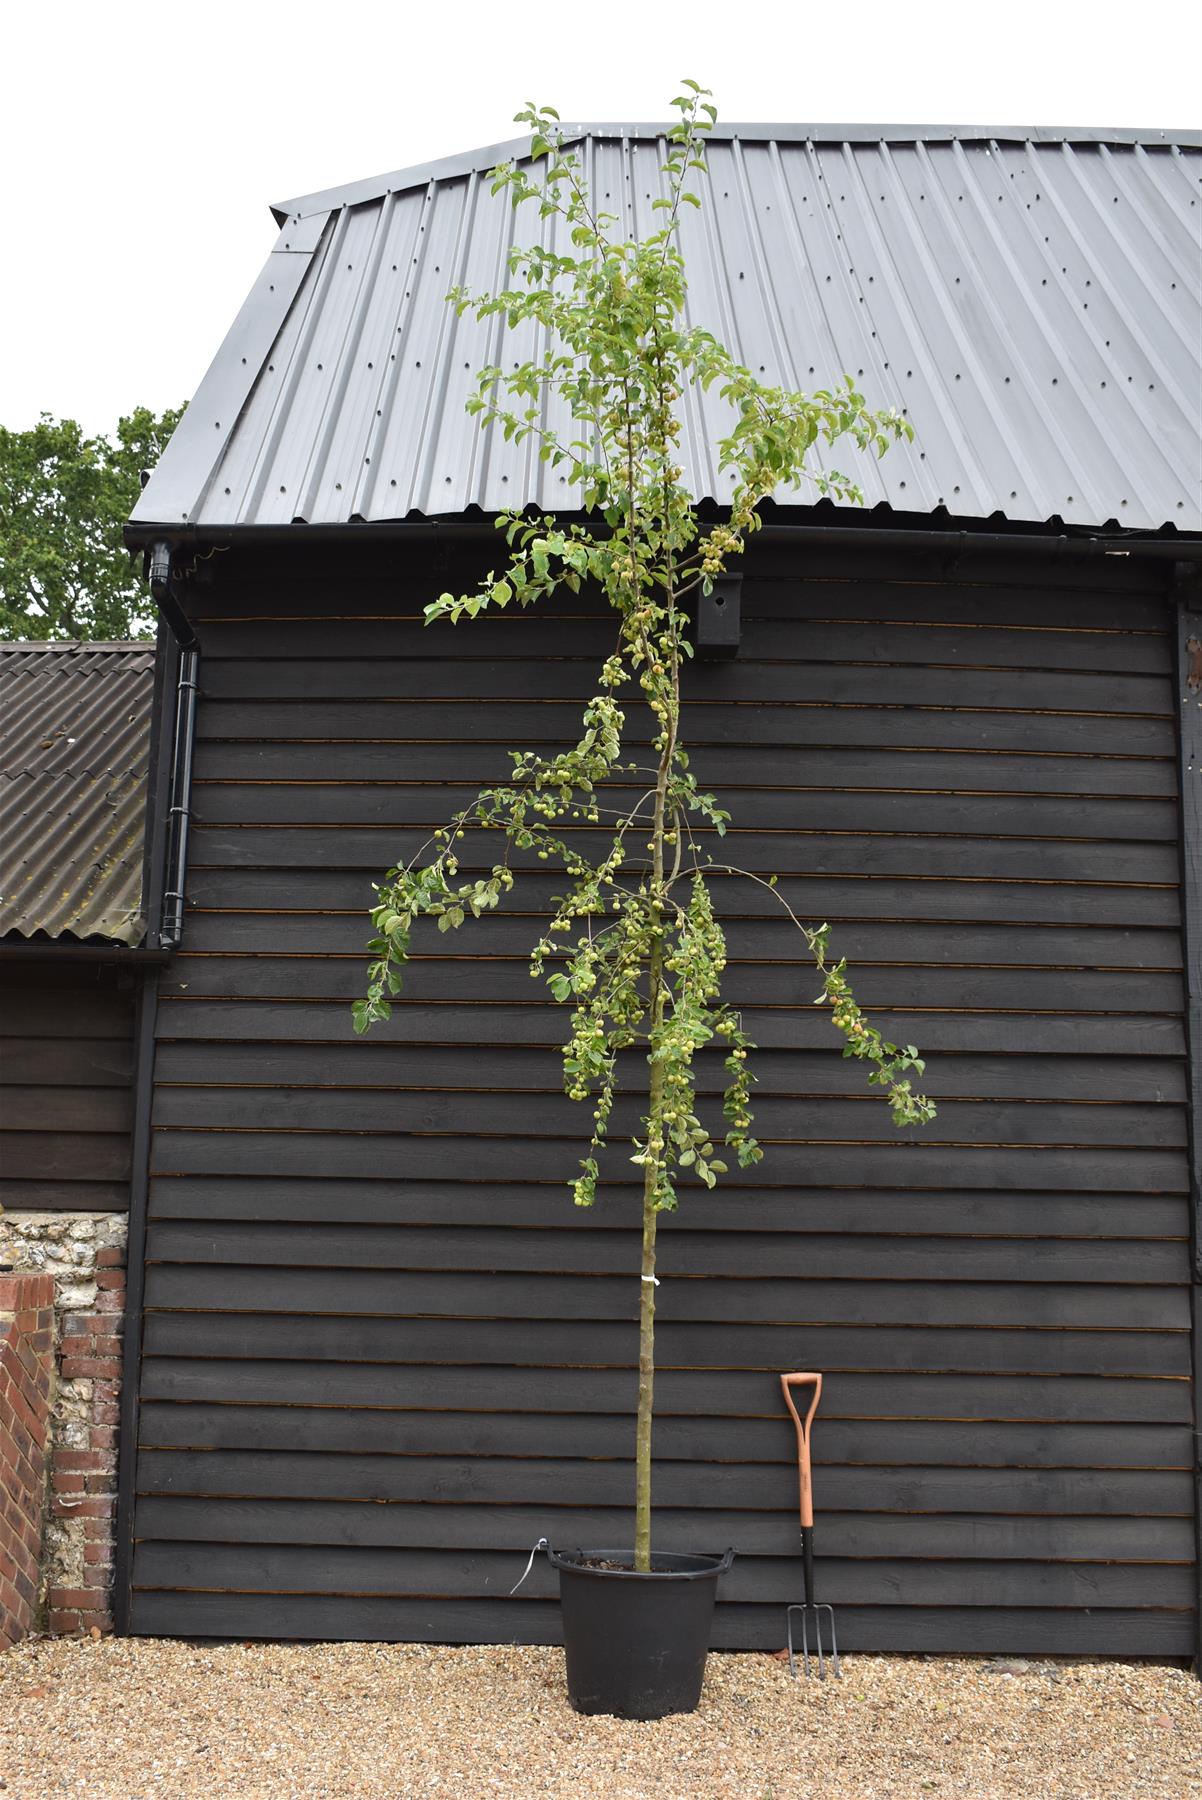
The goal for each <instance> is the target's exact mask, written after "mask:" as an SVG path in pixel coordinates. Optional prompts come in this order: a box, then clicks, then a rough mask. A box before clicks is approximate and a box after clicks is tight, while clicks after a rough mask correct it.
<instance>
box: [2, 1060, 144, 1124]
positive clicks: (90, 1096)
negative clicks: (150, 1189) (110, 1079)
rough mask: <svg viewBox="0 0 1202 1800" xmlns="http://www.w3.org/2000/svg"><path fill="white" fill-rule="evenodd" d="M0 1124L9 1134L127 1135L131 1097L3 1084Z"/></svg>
mask: <svg viewBox="0 0 1202 1800" xmlns="http://www.w3.org/2000/svg"><path fill="white" fill-rule="evenodd" d="M4 1087H5V1100H4V1123H5V1126H6V1127H7V1129H8V1130H9V1131H41V1132H48V1131H53V1132H61V1133H63V1134H64V1135H66V1134H68V1133H72V1132H77V1131H89V1132H97V1131H110V1132H112V1131H115V1132H122V1133H128V1131H129V1129H130V1126H131V1124H132V1121H133V1096H132V1095H131V1093H130V1091H129V1088H128V1085H125V1086H122V1087H66V1086H62V1085H59V1084H55V1085H52V1086H47V1087H34V1086H25V1085H24V1084H22V1085H14V1084H12V1083H10V1082H9V1080H8V1077H7V1074H6V1075H5V1080H4Z"/></svg>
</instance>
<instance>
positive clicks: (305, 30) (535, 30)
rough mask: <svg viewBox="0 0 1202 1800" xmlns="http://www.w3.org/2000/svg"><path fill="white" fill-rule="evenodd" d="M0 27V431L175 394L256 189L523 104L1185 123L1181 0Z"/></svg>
mask: <svg viewBox="0 0 1202 1800" xmlns="http://www.w3.org/2000/svg"><path fill="white" fill-rule="evenodd" d="M682 21H687V23H683V22H682ZM707 27H708V29H707ZM2 35H3V47H2V51H0V57H2V62H0V201H2V202H3V205H2V211H0V220H2V231H3V238H2V242H3V245H4V249H3V252H0V268H2V269H3V278H2V279H0V323H2V324H3V333H2V335H0V345H2V346H3V348H2V349H0V424H3V425H7V426H9V427H12V428H22V427H25V426H27V425H30V424H32V423H33V421H34V420H35V418H36V417H37V414H38V413H39V411H46V412H52V413H55V414H59V415H65V416H69V417H73V418H77V419H79V420H80V421H81V423H82V424H83V425H84V427H85V428H86V429H87V430H89V431H101V430H108V429H110V428H111V427H112V425H113V424H115V422H116V420H117V417H118V415H119V414H120V413H122V412H128V411H129V410H130V409H131V408H132V407H134V406H136V405H139V404H144V405H147V406H153V407H155V408H156V409H158V408H161V407H164V406H168V405H171V404H174V403H177V402H179V401H180V400H183V399H186V398H188V397H189V396H190V395H191V394H192V392H193V391H194V390H195V388H196V386H197V383H198V382H199V380H200V377H201V375H202V374H203V373H204V370H205V369H206V367H207V366H208V363H209V361H210V360H211V358H212V356H213V354H214V352H215V351H216V349H217V346H218V344H219V343H220V341H221V339H222V337H223V336H224V334H225V331H226V329H227V327H228V325H229V324H230V322H231V321H232V319H233V317H234V314H235V312H236V311H237V309H238V307H239V306H240V304H241V302H242V300H243V298H244V296H245V294H246V291H247V289H248V288H249V287H250V285H251V282H252V281H253V279H254V277H255V275H256V274H257V272H258V270H259V268H260V266H261V264H262V262H263V260H264V258H265V257H266V255H267V253H268V251H269V250H270V247H271V244H272V242H273V241H274V237H275V229H274V226H273V223H272V220H271V216H270V214H269V212H268V203H269V202H270V201H272V200H280V199H286V198H288V197H289V196H290V195H294V194H303V193H307V192H311V191H312V190H314V189H317V188H323V187H331V186H334V185H336V184H337V183H340V182H343V181H350V180H356V179H358V178H360V177H363V176H367V175H374V174H379V173H381V172H384V171H387V170H390V169H397V168H403V167H405V166H406V165H407V164H409V163H419V162H426V161H429V160H431V159H433V158H434V157H438V156H445V155H449V154H451V153H452V152H454V151H457V150H464V149H470V148H473V147H474V146H476V145H480V144H489V143H495V142H497V141H499V140H502V139H505V138H509V137H513V136H516V135H517V128H516V127H515V126H514V125H513V124H512V118H513V114H514V112H515V111H516V110H517V109H518V107H519V106H520V105H521V104H522V103H523V102H524V101H525V100H526V99H527V98H531V99H535V100H538V101H539V102H544V103H545V102H549V103H551V104H552V105H554V106H557V107H558V109H559V111H560V113H561V114H562V115H563V117H564V118H582V119H629V120H646V119H661V118H664V117H665V116H666V114H667V103H668V101H669V100H670V99H671V98H672V95H673V94H674V93H676V92H677V87H678V81H679V78H680V77H681V76H684V75H690V76H692V77H693V78H694V79H695V80H697V81H700V82H702V83H704V84H705V85H707V86H710V87H712V88H713V89H714V97H715V101H716V103H717V105H718V108H719V112H720V115H721V116H722V117H723V118H725V119H729V120H732V121H733V120H743V119H747V120H753V119H761V120H773V121H778V122H780V121H791V122H805V123H813V124H819V123H839V124H844V123H858V122H866V123H890V124H898V123H904V124H916V123H917V124H933V123H939V124H957V125H980V124H984V125H1019V124H1023V125H1112V126H1172V127H1182V126H1190V127H1197V126H1198V125H1199V124H1200V123H1202V98H1200V95H1202V83H1200V79H1199V78H1200V73H1202V5H1199V4H1198V0H1138V4H1135V5H1132V4H1131V3H1130V0H1122V3H1121V4H1118V3H1116V0H1005V4H1002V3H1001V0H846V3H845V4H844V5H841V6H828V7H824V8H818V7H816V6H813V5H810V6H807V5H805V4H804V3H803V0H793V3H792V4H789V3H785V0H750V3H749V0H735V3H734V4H730V3H729V0H728V3H727V4H725V5H715V4H713V0H692V3H691V4H689V5H687V6H681V7H679V8H677V7H673V8H671V9H670V10H669V9H668V8H666V7H657V6H656V4H655V0H596V3H594V4H592V5H586V4H584V0H576V3H575V4H573V3H572V0H566V3H565V0H558V3H557V4H556V5H554V6H550V5H543V6H534V5H532V6H530V7H528V8H527V7H526V6H524V5H522V4H520V0H519V3H517V4H511V5H501V4H497V3H494V4H490V5H485V4H483V3H482V0H442V4H441V5H437V4H430V3H429V0H426V3H424V4H422V5H421V6H412V5H411V4H406V0H394V3H393V4H391V5H381V4H378V3H377V0H354V3H353V4H344V5H343V6H341V7H339V6H335V5H332V4H331V3H330V0H321V3H320V4H314V3H313V0H286V3H285V4H280V3H279V0H204V4H202V5H196V4H190V5H187V6H184V5H181V4H179V0H154V3H153V4H148V3H147V0H103V3H102V4H97V3H96V0H87V3H86V4H85V3H83V0H42V3H41V4H40V5H33V6H25V5H17V4H14V5H12V6H11V7H9V8H8V9H6V12H5V22H4V27H3V34H2Z"/></svg>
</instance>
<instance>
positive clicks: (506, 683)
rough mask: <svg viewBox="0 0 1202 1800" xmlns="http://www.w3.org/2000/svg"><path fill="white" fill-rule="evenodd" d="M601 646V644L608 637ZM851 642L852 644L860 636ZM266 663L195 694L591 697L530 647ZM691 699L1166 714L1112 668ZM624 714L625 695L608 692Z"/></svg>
mask: <svg viewBox="0 0 1202 1800" xmlns="http://www.w3.org/2000/svg"><path fill="white" fill-rule="evenodd" d="M611 641H612V638H611ZM861 642H862V638H861ZM278 649H279V639H278V637H277V643H276V650H277V653H276V654H275V655H273V656H272V657H271V658H270V659H264V660H260V661H253V660H239V661H228V662H221V661H209V660H207V659H206V662H205V664H204V667H203V668H202V670H201V693H202V695H203V696H204V698H205V699H206V700H207V699H208V698H209V697H212V698H214V699H218V700H270V699H294V698H305V699H310V698H311V699H346V698H356V697H359V698H362V699H364V700H373V699H377V698H379V697H381V696H387V697H389V698H395V699H414V698H420V697H421V696H423V695H424V696H430V695H434V694H437V695H439V696H441V697H445V698H446V699H448V700H475V699H480V700H489V699H493V698H497V699H504V698H507V697H509V696H512V695H514V694H521V695H522V696H523V697H524V698H525V699H526V700H576V699H581V700H584V699H587V697H588V696H589V694H591V693H592V691H593V686H592V684H593V682H594V680H595V677H596V671H597V658H596V657H595V656H593V655H590V654H588V653H587V651H585V652H582V653H581V654H580V655H579V656H570V657H569V656H565V657H562V658H560V659H558V660H556V659H554V658H552V657H546V658H541V657H539V655H538V652H537V647H536V646H534V645H533V643H532V647H531V649H530V650H529V651H528V652H527V653H526V655H525V657H515V658H497V657H488V656H486V655H479V656H473V655H472V654H471V652H470V650H469V652H468V653H467V654H461V655H459V656H451V655H449V654H448V652H447V650H446V648H445V647H444V649H443V655H442V656H441V657H434V656H424V657H419V656H410V655H408V654H406V655H398V656H383V657H371V658H351V657H347V658H339V657H333V656H330V655H328V654H327V655H322V656H313V657H291V656H286V655H283V656H281V655H279V654H278ZM686 693H687V696H688V698H689V699H690V700H691V701H704V702H707V703H708V704H710V705H712V704H714V702H715V701H725V702H726V703H727V704H732V703H733V704H737V703H749V702H750V703H754V704H757V705H781V704H784V705H795V704H797V703H798V702H799V701H804V700H806V699H812V700H821V701H822V702H823V703H824V704H826V705H830V704H832V703H841V704H843V705H847V704H853V705H863V706H872V705H875V704H877V703H878V702H883V703H884V704H887V705H895V706H897V705H905V706H959V707H967V708H970V709H973V708H977V709H979V708H1000V709H1002V710H1006V711H1021V712H1040V711H1043V710H1044V709H1045V708H1046V709H1051V710H1053V711H1056V712H1089V713H1095V714H1117V715H1123V714H1129V713H1144V714H1148V715H1150V716H1152V717H1156V716H1158V715H1159V716H1160V717H1165V716H1168V715H1170V714H1171V713H1172V710H1173V709H1172V694H1171V689H1170V684H1169V682H1168V680H1167V679H1166V678H1164V677H1161V676H1157V675H1145V674H1140V673H1135V672H1133V673H1131V674H1126V673H1124V672H1122V671H1121V670H1120V671H1118V672H1115V673H1108V674H1101V675H1098V674H1092V673H1090V672H1088V671H1085V672H1083V671H1080V670H1076V669H1055V670H1052V671H1050V672H1049V671H1039V670H1034V671H1033V670H1029V669H1022V668H1018V669H993V668H929V667H922V666H914V665H911V666H902V665H898V666H893V665H889V664H882V665H881V666H879V667H875V668H874V667H868V666H863V665H861V664H857V663H856V662H850V663H837V662H830V663H822V664H817V663H812V662H811V663H809V664H808V665H807V664H805V663H802V664H797V663H787V662H777V661H774V660H773V661H753V660H751V659H750V658H745V657H743V656H739V657H738V658H736V659H735V660H734V661H733V662H731V663H729V664H722V665H717V664H713V663H696V664H694V665H693V666H692V667H691V668H690V669H689V671H688V675H687V682H686ZM618 698H619V700H623V699H625V700H627V702H628V703H629V704H632V703H635V702H636V701H637V698H638V696H637V690H635V689H633V688H631V689H629V690H622V691H621V692H619V694H618Z"/></svg>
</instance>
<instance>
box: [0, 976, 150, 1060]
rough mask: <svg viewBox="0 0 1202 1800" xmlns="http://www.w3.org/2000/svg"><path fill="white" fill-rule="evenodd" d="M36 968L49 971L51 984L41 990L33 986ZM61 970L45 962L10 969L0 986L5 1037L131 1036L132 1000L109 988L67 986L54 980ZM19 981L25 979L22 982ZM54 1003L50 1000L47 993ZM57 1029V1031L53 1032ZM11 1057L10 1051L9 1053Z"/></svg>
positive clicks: (1, 1035)
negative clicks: (18, 968) (1, 986)
mask: <svg viewBox="0 0 1202 1800" xmlns="http://www.w3.org/2000/svg"><path fill="white" fill-rule="evenodd" d="M35 970H39V971H40V970H46V972H47V976H46V979H47V985H46V987H45V988H39V987H38V986H37V985H36V983H30V980H29V978H30V976H31V975H32V974H33V973H34V971H35ZM62 973H63V971H62V970H61V969H55V967H54V965H53V964H50V965H47V964H45V963H43V962H37V963H31V964H30V966H29V968H28V969H21V970H9V969H6V970H5V975H4V986H3V988H0V1038H31V1037H49V1038H52V1039H53V1038H58V1037H61V1038H62V1039H65V1040H66V1041H67V1042H71V1041H72V1040H74V1039H77V1038H97V1039H107V1040H110V1041H111V1040H112V1039H114V1038H125V1037H127V1036H128V1035H129V1034H130V1033H132V1029H133V1026H132V1019H133V1014H132V1012H131V1010H130V1001H129V999H128V996H126V995H123V994H121V993H117V992H114V991H109V990H108V989H106V988H103V987H100V988H96V989H92V988H81V987H79V986H78V982H79V977H78V975H75V977H74V980H75V983H76V986H75V987H73V988H65V987H64V986H63V984H62V983H61V982H57V983H54V982H52V981H51V980H50V977H51V976H53V975H61V974H62ZM18 977H20V979H18ZM50 994H52V995H53V1000H52V1001H48V995H50ZM52 1026H54V1027H55V1029H50V1027H52ZM5 1055H6V1059H7V1055H8V1052H7V1051H6V1052H5Z"/></svg>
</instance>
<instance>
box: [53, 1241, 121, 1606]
mask: <svg viewBox="0 0 1202 1800" xmlns="http://www.w3.org/2000/svg"><path fill="white" fill-rule="evenodd" d="M124 1265H125V1252H124V1250H123V1249H121V1248H119V1247H117V1246H113V1247H110V1248H108V1249H104V1250H98V1251H97V1252H96V1262H95V1276H94V1279H95V1283H96V1289H97V1292H96V1299H95V1302H94V1304H93V1306H92V1307H91V1308H90V1309H89V1310H88V1311H86V1312H68V1313H67V1314H66V1316H65V1317H64V1319H63V1322H62V1340H61V1347H60V1360H59V1374H60V1376H61V1378H62V1381H63V1382H64V1383H67V1382H74V1383H90V1386H91V1394H90V1402H91V1403H90V1405H88V1406H87V1407H86V1408H85V1409H84V1410H83V1413H82V1417H80V1418H78V1419H77V1421H76V1422H77V1424H78V1426H79V1429H78V1430H77V1431H76V1432H74V1433H73V1434H72V1435H73V1437H74V1438H76V1439H77V1440H78V1441H77V1442H76V1443H74V1444H72V1445H70V1446H68V1445H65V1444H60V1443H56V1444H55V1446H54V1449H53V1452H52V1455H51V1468H50V1513H51V1517H52V1519H53V1520H55V1521H56V1524H55V1525H54V1526H52V1527H51V1533H50V1535H51V1538H52V1539H53V1540H57V1543H58V1546H59V1555H58V1557H57V1559H56V1562H55V1564H52V1566H51V1568H50V1570H49V1574H50V1577H51V1579H50V1581H49V1584H48V1587H47V1591H46V1601H47V1606H48V1609H49V1610H48V1618H47V1623H48V1625H49V1627H50V1630H51V1631H76V1630H79V1629H83V1630H88V1629H90V1628H91V1627H92V1626H99V1628H100V1630H101V1631H111V1630H112V1609H111V1589H112V1580H113V1527H114V1520H115V1514H116V1507H117V1419H118V1405H119V1401H120V1395H121V1329H122V1324H123V1315H124V1311H125V1267H124ZM64 1552H66V1554H64ZM72 1552H73V1554H72Z"/></svg>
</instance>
